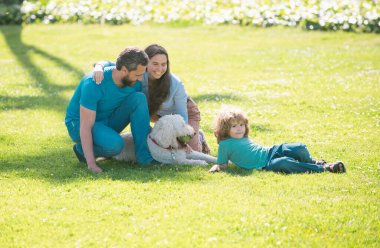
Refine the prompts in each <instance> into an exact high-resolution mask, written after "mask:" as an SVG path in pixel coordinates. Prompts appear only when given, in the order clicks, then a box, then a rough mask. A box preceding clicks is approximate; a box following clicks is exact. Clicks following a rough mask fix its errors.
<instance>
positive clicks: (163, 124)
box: [114, 115, 216, 166]
mask: <svg viewBox="0 0 380 248" xmlns="http://www.w3.org/2000/svg"><path fill="white" fill-rule="evenodd" d="M194 134H195V133H194V129H193V128H192V127H191V126H189V125H187V124H186V123H185V121H184V120H183V118H182V116H180V115H165V116H163V117H161V118H160V119H159V120H158V121H157V122H156V123H155V125H154V127H153V129H152V131H151V132H150V134H149V135H148V138H147V143H148V147H149V151H150V153H151V154H152V157H153V158H154V159H155V160H156V161H158V162H160V163H163V164H188V165H204V166H205V165H207V164H208V163H216V158H215V157H213V156H210V155H207V154H204V153H201V152H196V151H191V152H190V153H187V152H186V142H188V141H189V140H190V138H191V137H193V136H194ZM122 137H123V139H124V142H125V147H124V149H123V151H122V152H121V153H120V154H118V155H117V156H115V157H114V158H115V159H117V160H123V161H136V157H135V148H134V144H133V137H132V135H131V134H129V133H127V134H122Z"/></svg>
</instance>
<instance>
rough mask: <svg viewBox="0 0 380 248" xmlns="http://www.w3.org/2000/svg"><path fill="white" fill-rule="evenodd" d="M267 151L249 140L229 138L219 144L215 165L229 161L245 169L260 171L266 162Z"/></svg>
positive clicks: (267, 149) (266, 148)
mask: <svg viewBox="0 0 380 248" xmlns="http://www.w3.org/2000/svg"><path fill="white" fill-rule="evenodd" d="M269 149H270V148H268V147H264V146H260V145H257V144H255V143H254V142H253V141H251V140H250V139H249V138H241V139H234V138H230V139H227V140H223V141H221V142H220V143H219V148H218V161H217V163H218V164H227V163H228V160H230V161H231V162H233V163H234V164H236V165H237V166H239V167H242V168H245V169H261V168H263V167H265V165H266V163H267V161H268V156H269Z"/></svg>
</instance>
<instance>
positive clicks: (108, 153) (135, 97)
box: [66, 92, 153, 165]
mask: <svg viewBox="0 0 380 248" xmlns="http://www.w3.org/2000/svg"><path fill="white" fill-rule="evenodd" d="M129 123H131V131H132V136H133V141H134V143H135V150H136V159H137V162H138V163H139V164H142V165H144V164H149V163H150V162H152V160H153V158H152V156H151V155H150V152H149V149H148V145H147V143H146V138H147V136H148V134H149V131H150V126H149V111H148V104H147V101H146V97H145V95H144V94H143V93H141V92H136V93H132V94H130V95H129V96H128V97H127V98H126V99H125V100H124V101H123V102H122V103H121V105H120V106H119V107H118V108H117V109H116V110H115V111H114V112H113V113H112V115H111V116H110V117H109V118H108V119H107V120H102V121H96V122H95V123H94V126H93V127H92V138H93V142H94V146H93V149H94V155H95V157H112V156H115V155H117V154H119V153H120V152H121V151H122V150H123V148H124V145H125V143H124V141H123V139H122V138H121V136H120V134H119V133H120V132H121V131H123V129H124V128H125V127H126V126H127V125H128V124H129ZM66 127H67V130H68V132H69V135H70V137H71V139H72V140H73V141H74V142H75V143H77V144H76V148H77V150H78V151H79V152H80V153H81V154H83V149H82V146H81V140H80V130H79V129H80V121H79V120H77V121H71V122H68V123H66Z"/></svg>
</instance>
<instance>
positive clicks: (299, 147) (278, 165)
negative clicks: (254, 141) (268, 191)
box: [263, 143, 324, 174]
mask: <svg viewBox="0 0 380 248" xmlns="http://www.w3.org/2000/svg"><path fill="white" fill-rule="evenodd" d="M263 170H268V171H275V172H282V173H287V174H292V173H305V172H323V171H324V169H323V166H322V165H317V164H315V160H313V159H312V157H311V155H310V153H309V150H308V149H307V147H306V145H304V144H302V143H291V144H281V145H278V146H273V147H272V148H271V149H270V151H269V158H268V163H267V165H266V166H265V167H264V168H263Z"/></svg>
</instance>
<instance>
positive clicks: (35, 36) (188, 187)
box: [0, 25, 380, 247]
mask: <svg viewBox="0 0 380 248" xmlns="http://www.w3.org/2000/svg"><path fill="white" fill-rule="evenodd" d="M0 33H1V35H0V54H1V56H0V75H2V76H1V78H0V128H1V132H0V213H1V214H0V246H4V247H24V246H42V247H50V246H53V245H54V246H57V244H58V246H83V247H91V246H105V247H108V246H123V247H125V246H127V247H146V246H169V247H206V246H207V247H256V246H257V247H262V246H269V247H271V246H285V247H294V246H301V247H320V246H321V245H322V246H327V247H329V246H333V247H358V246H359V247H363V246H365V247H378V246H379V233H380V229H379V226H380V219H379V216H380V211H379V198H380V197H379V196H380V195H379V188H380V187H379V162H380V156H379V150H380V149H379V148H380V146H379V144H380V131H379V130H380V129H379V126H380V101H379V99H380V87H379V86H380V85H379V84H380V61H379V60H378V59H377V58H378V57H380V46H379V45H380V37H379V36H378V35H374V34H360V35H359V34H348V33H317V32H312V33H310V32H303V31H300V30H294V29H282V28H272V29H248V28H241V27H202V26H197V27H181V28H176V27H165V26H157V25H155V26H140V27H136V26H112V27H109V26H81V25H51V26H43V25H30V26H24V27H19V26H2V27H0ZM153 42H157V43H160V44H162V45H164V46H165V47H166V48H167V49H168V51H169V54H170V60H171V66H172V68H171V70H172V72H174V73H175V74H177V75H178V76H179V77H180V78H181V79H182V80H183V82H184V83H185V86H186V89H187V91H188V93H189V94H190V95H191V96H192V98H193V99H194V100H195V101H196V102H197V103H198V105H199V107H200V109H201V112H202V122H201V126H202V128H203V130H204V131H205V133H206V137H207V139H208V141H209V144H210V146H211V149H212V153H213V154H214V155H216V151H217V144H216V141H215V139H214V138H213V136H212V127H213V119H214V117H215V114H216V113H217V111H218V110H219V108H220V107H221V106H223V105H234V106H239V107H240V108H242V109H243V110H244V111H247V113H248V116H249V119H250V128H251V135H250V136H251V138H252V139H253V140H254V141H255V142H257V143H260V144H264V145H267V146H271V145H273V144H279V143H283V142H304V143H305V144H307V145H308V147H309V149H310V151H311V153H312V154H313V156H315V157H316V158H318V159H319V158H324V159H326V160H329V161H333V160H338V159H340V160H343V161H344V162H345V163H346V164H347V166H348V173H347V174H345V175H335V174H327V173H322V174H305V175H281V174H275V173H268V172H258V171H247V170H242V169H239V168H237V167H236V166H231V167H230V168H228V169H227V171H226V172H224V173H218V174H208V173H207V169H208V168H202V167H190V166H177V165H173V166H164V165H160V166H152V167H148V168H140V167H139V166H137V165H134V164H129V163H121V162H116V161H105V162H102V163H101V164H100V165H101V166H102V167H103V168H104V169H105V173H103V174H101V175H93V174H91V173H89V172H88V171H87V169H86V168H85V166H84V165H82V164H79V163H78V162H77V161H76V159H75V157H74V154H73V152H72V150H71V148H72V142H71V140H70V139H69V137H68V135H67V131H66V129H65V126H64V123H63V119H64V115H65V109H66V106H67V103H68V101H69V99H70V97H71V95H72V93H73V91H74V89H75V87H76V85H77V84H78V82H79V80H80V78H81V77H82V76H83V75H84V73H87V72H88V71H89V70H90V69H91V65H92V63H93V62H95V61H97V60H100V59H109V60H115V57H116V55H117V54H118V53H119V52H120V51H121V50H122V49H123V48H124V47H125V46H127V45H137V46H140V47H145V46H146V45H148V44H149V43H153Z"/></svg>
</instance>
